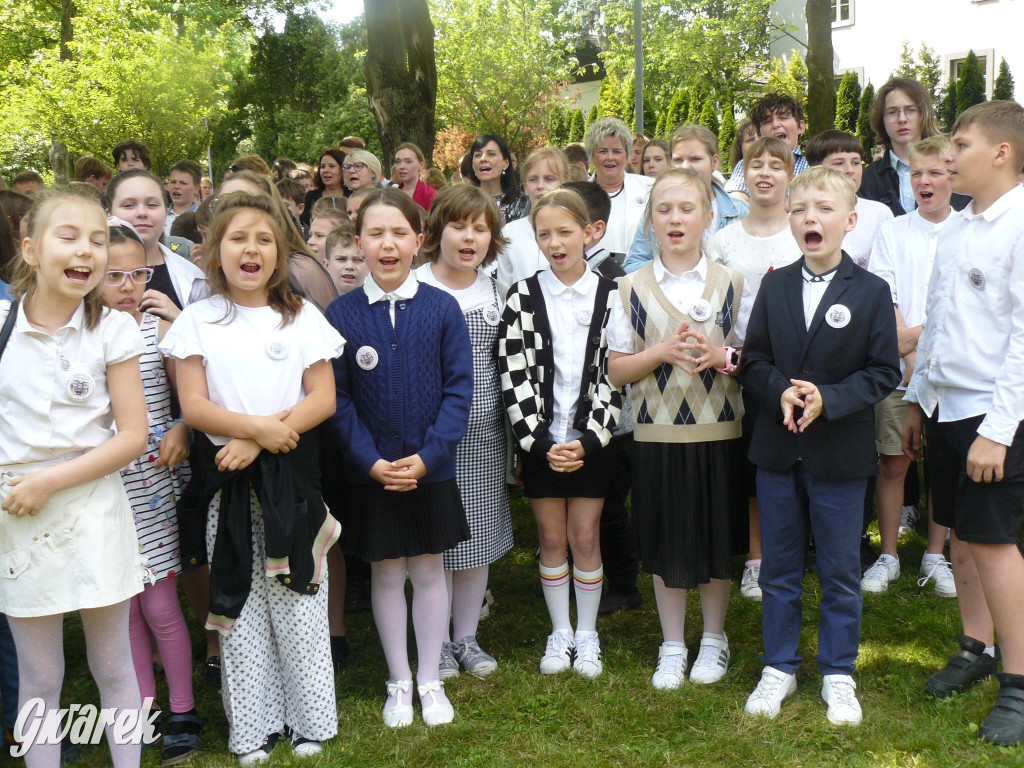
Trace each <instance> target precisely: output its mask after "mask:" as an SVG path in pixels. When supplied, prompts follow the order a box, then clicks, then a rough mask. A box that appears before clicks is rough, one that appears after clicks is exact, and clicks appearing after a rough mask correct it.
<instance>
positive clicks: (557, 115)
mask: <svg viewBox="0 0 1024 768" xmlns="http://www.w3.org/2000/svg"><path fill="white" fill-rule="evenodd" d="M565 118H566V113H565V107H563V106H562V105H561V104H558V103H555V104H552V105H551V109H550V110H549V111H548V141H549V142H551V143H552V144H564V143H565V133H566V131H565Z"/></svg>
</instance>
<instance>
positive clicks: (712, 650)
mask: <svg viewBox="0 0 1024 768" xmlns="http://www.w3.org/2000/svg"><path fill="white" fill-rule="evenodd" d="M728 671H729V640H728V638H727V639H725V640H719V639H718V638H717V637H708V636H707V635H705V636H704V637H702V638H701V641H700V650H699V651H698V652H697V660H696V661H695V662H693V666H692V667H690V682H691V683H704V684H708V683H717V682H718V681H719V680H721V679H722V678H723V677H724V676H725V673H726V672H728Z"/></svg>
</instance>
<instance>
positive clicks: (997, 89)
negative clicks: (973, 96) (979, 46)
mask: <svg viewBox="0 0 1024 768" xmlns="http://www.w3.org/2000/svg"><path fill="white" fill-rule="evenodd" d="M992 98H993V99H1000V100H1001V101H1012V100H1013V75H1011V74H1010V67H1009V66H1008V65H1007V63H1006V59H1001V60H1000V61H999V74H998V75H997V76H996V82H995V84H994V85H993V87H992Z"/></svg>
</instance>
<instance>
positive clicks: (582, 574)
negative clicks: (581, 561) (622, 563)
mask: <svg viewBox="0 0 1024 768" xmlns="http://www.w3.org/2000/svg"><path fill="white" fill-rule="evenodd" d="M572 583H573V587H574V588H575V589H576V631H577V632H596V631H597V609H598V607H600V605H601V586H602V585H603V584H604V566H603V565H599V566H597V570H594V571H581V570H579V569H578V568H575V567H574V568H573V569H572Z"/></svg>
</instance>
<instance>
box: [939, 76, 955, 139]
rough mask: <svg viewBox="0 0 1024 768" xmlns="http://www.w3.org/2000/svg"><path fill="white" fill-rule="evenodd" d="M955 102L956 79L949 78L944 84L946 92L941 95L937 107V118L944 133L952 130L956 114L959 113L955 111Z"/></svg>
mask: <svg viewBox="0 0 1024 768" xmlns="http://www.w3.org/2000/svg"><path fill="white" fill-rule="evenodd" d="M956 103H957V92H956V80H954V79H953V78H950V79H949V82H948V83H947V84H946V93H945V95H944V96H943V97H942V104H941V105H940V107H939V119H940V120H941V122H942V129H943V130H944V131H945V132H946V133H952V132H953V123H955V122H956V116H957V114H959V113H958V112H957V111H956Z"/></svg>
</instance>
